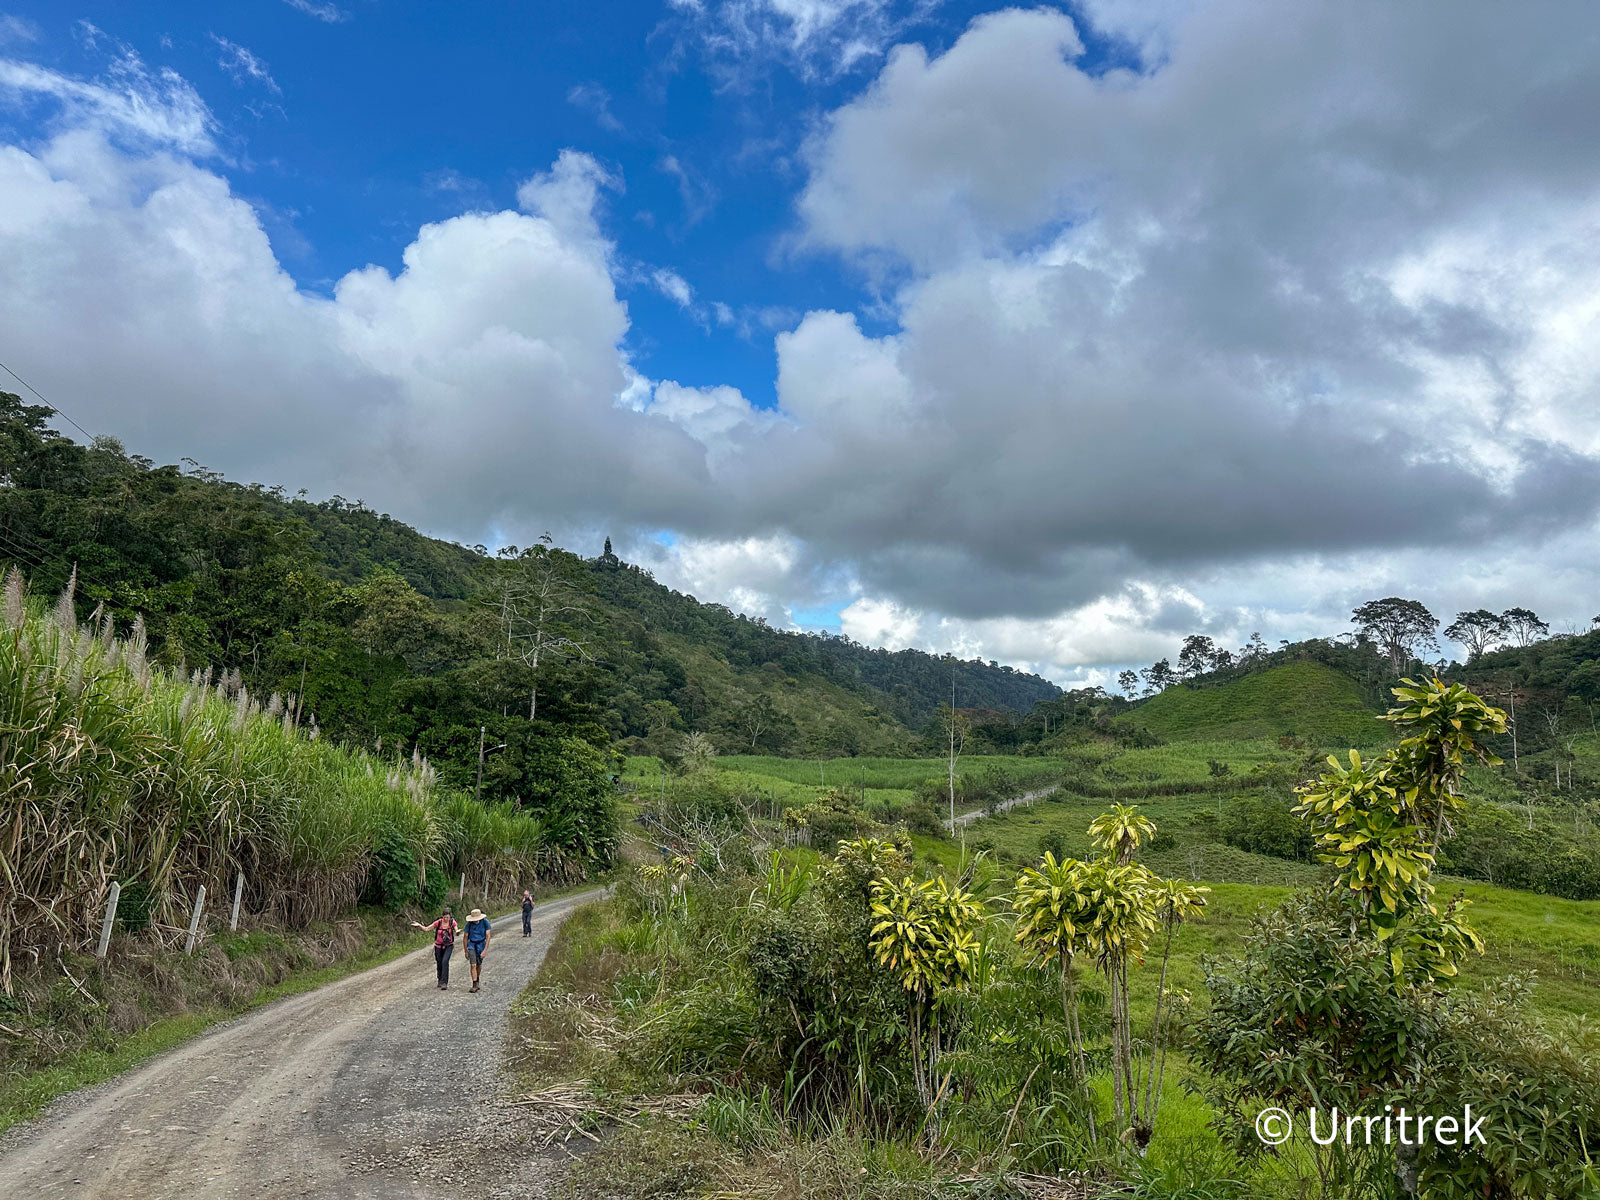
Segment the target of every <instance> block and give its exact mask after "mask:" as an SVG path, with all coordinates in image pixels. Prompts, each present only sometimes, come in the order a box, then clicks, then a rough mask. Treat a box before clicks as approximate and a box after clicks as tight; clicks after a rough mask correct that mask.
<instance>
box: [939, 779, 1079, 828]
mask: <svg viewBox="0 0 1600 1200" xmlns="http://www.w3.org/2000/svg"><path fill="white" fill-rule="evenodd" d="M1055 790H1056V789H1055V788H1054V787H1047V788H1040V789H1039V790H1038V791H1036V792H1027V793H1025V794H1023V795H1021V796H1015V797H1013V798H1012V799H1010V800H1003V801H1001V802H1000V803H999V804H997V805H995V807H994V811H995V814H996V815H998V814H1000V813H1003V812H1005V811H1006V810H1007V809H1008V808H1016V807H1018V806H1019V805H1023V804H1032V803H1033V802H1034V801H1035V800H1043V799H1044V798H1045V797H1046V796H1048V795H1049V794H1050V793H1051V792H1053V791H1055ZM989 815H990V814H989V812H988V811H987V810H986V809H982V808H975V809H973V810H972V811H971V812H964V813H957V814H956V824H957V825H971V824H972V823H973V822H974V821H981V820H982V819H983V818H984V817H987V816H989ZM949 823H950V822H949V821H946V822H945V824H946V825H948V824H949Z"/></svg>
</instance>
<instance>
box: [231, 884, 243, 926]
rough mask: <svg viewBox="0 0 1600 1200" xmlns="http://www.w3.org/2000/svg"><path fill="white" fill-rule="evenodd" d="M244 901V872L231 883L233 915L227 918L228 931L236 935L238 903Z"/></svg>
mask: <svg viewBox="0 0 1600 1200" xmlns="http://www.w3.org/2000/svg"><path fill="white" fill-rule="evenodd" d="M243 899H244V872H243V871H240V872H239V877H238V878H237V879H235V880H234V881H233V915H232V916H231V917H229V918H228V930H229V932H230V933H236V932H238V929H239V902H240V901H241V900H243Z"/></svg>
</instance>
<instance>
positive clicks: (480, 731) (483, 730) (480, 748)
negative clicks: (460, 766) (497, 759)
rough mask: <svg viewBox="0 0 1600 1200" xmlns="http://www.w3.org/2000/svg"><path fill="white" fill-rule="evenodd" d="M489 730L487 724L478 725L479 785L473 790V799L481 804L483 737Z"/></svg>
mask: <svg viewBox="0 0 1600 1200" xmlns="http://www.w3.org/2000/svg"><path fill="white" fill-rule="evenodd" d="M488 732H489V727H488V726H487V725H479V726H478V786H477V789H476V790H475V791H474V792H473V799H475V800H477V802H478V803H479V804H482V803H483V738H484V735H485V734H486V733H488Z"/></svg>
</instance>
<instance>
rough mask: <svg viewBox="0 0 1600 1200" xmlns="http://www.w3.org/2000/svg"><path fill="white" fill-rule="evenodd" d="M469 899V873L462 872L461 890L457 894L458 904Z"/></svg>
mask: <svg viewBox="0 0 1600 1200" xmlns="http://www.w3.org/2000/svg"><path fill="white" fill-rule="evenodd" d="M466 898H467V873H466V872H465V871H463V872H461V890H460V891H458V892H457V893H456V903H457V904H460V903H461V902H462V901H463V900H465V899H466Z"/></svg>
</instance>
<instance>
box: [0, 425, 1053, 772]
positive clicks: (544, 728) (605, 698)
mask: <svg viewBox="0 0 1600 1200" xmlns="http://www.w3.org/2000/svg"><path fill="white" fill-rule="evenodd" d="M49 416H50V413H49V410H48V409H44V408H41V407H38V406H28V405H25V404H23V403H22V402H21V401H20V400H19V399H18V398H17V397H15V396H12V395H9V394H6V393H0V482H3V486H0V559H10V560H12V561H13V562H15V563H17V564H19V565H20V566H21V567H22V569H23V570H24V571H25V572H26V573H27V574H28V575H29V576H30V577H31V578H32V579H33V581H34V585H35V587H36V588H37V589H38V590H40V591H41V592H46V593H50V594H53V593H54V592H56V591H57V590H59V589H60V588H61V587H63V586H65V584H66V582H67V579H68V577H69V576H71V575H72V574H73V572H74V569H76V578H77V593H76V594H77V597H78V605H79V615H80V617H82V616H86V615H87V614H88V612H89V611H90V610H91V609H93V608H94V607H96V606H103V611H104V612H106V613H108V614H110V616H111V617H112V619H113V621H114V623H115V625H116V628H117V629H118V630H119V631H121V632H124V633H125V632H126V631H127V630H128V629H129V628H131V625H132V622H133V621H134V619H135V618H142V620H143V621H144V626H145V632H146V637H147V639H148V641H149V648H150V654H151V657H152V658H153V660H154V661H155V662H157V663H159V664H160V665H162V666H166V667H173V668H175V667H178V666H179V665H186V666H188V667H189V668H191V669H192V668H193V667H195V666H207V665H209V666H211V667H212V668H214V670H216V671H219V672H223V671H225V672H229V673H233V672H238V673H239V675H240V677H241V679H242V680H243V681H244V682H245V683H246V684H248V686H249V687H250V688H251V690H252V691H253V692H256V693H259V694H261V695H267V694H270V693H272V692H278V693H280V694H284V695H287V694H289V693H291V692H292V693H294V694H295V695H296V696H298V697H300V699H301V702H302V705H303V707H304V709H305V711H306V712H307V713H308V714H311V713H314V714H315V715H316V717H317V720H318V722H319V724H320V726H321V727H322V729H324V730H325V731H326V733H327V734H328V735H329V736H331V737H332V738H334V739H336V740H342V741H348V742H351V743H359V744H362V745H365V746H368V747H372V748H374V749H376V748H378V747H379V746H383V747H386V748H388V749H389V750H393V749H394V748H395V747H396V746H399V747H401V748H402V749H404V750H405V751H407V752H409V751H410V750H412V749H420V751H421V752H422V753H423V754H424V755H426V756H428V757H429V758H430V759H431V760H432V761H433V762H434V764H435V766H436V768H437V769H438V771H439V772H440V774H441V776H442V778H443V779H444V780H445V781H446V782H448V783H451V784H454V785H456V786H459V787H473V788H476V787H477V771H478V759H479V750H480V743H482V744H483V745H484V746H485V769H484V773H483V782H482V792H483V795H484V796H485V797H486V798H489V799H494V800H506V801H512V802H531V803H539V802H542V801H543V800H545V799H547V798H548V797H546V796H545V795H543V794H542V792H541V789H542V788H543V786H544V785H543V783H542V781H543V780H544V779H546V778H548V777H549V775H550V764H551V763H552V762H553V761H554V759H555V757H557V756H558V755H559V753H560V742H561V740H562V739H563V738H568V737H577V738H581V739H583V740H585V741H587V742H588V743H590V744H591V745H593V746H595V747H596V748H597V749H601V750H605V749H607V748H609V746H610V745H611V743H612V742H613V741H614V740H617V739H624V740H631V742H632V744H633V745H635V746H639V745H644V744H648V745H650V746H651V747H652V748H654V749H659V748H661V747H663V746H665V745H667V744H669V743H671V742H672V741H674V740H675V739H676V738H677V737H678V736H679V735H681V734H682V733H685V732H688V731H691V730H694V731H699V732H703V733H706V734H707V735H709V736H711V737H712V738H713V739H715V741H716V742H717V744H718V746H719V748H721V749H723V750H729V751H731V750H736V749H739V748H740V747H743V748H744V749H746V750H749V751H753V752H766V753H819V754H827V755H840V754H856V753H863V752H884V751H891V752H899V753H904V752H906V751H908V750H910V749H912V748H914V747H915V746H917V745H918V744H919V743H920V739H919V737H918V734H917V733H916V732H915V731H914V729H913V728H912V727H920V726H921V725H922V724H924V723H925V722H926V721H927V720H928V719H929V717H930V716H931V715H932V713H933V711H934V709H935V707H936V706H937V704H938V703H940V701H941V700H947V699H948V697H949V693H950V688H951V685H952V682H954V685H955V687H956V689H957V692H958V696H959V697H960V702H961V703H962V704H963V705H964V706H966V705H972V706H976V707H982V708H985V709H1006V708H1015V709H1026V708H1028V707H1029V706H1030V705H1032V704H1033V703H1034V702H1035V701H1037V700H1040V699H1046V698H1049V697H1053V696H1055V695H1057V694H1058V689H1056V688H1055V687H1054V686H1052V685H1051V684H1049V683H1047V682H1046V681H1044V680H1042V679H1039V678H1038V677H1036V676H1031V675H1026V674H1023V673H1020V672H1017V671H1014V670H1012V669H1011V668H1009V667H1001V666H997V665H994V664H989V663H983V662H979V661H976V660H974V661H970V662H963V661H958V660H955V659H951V658H941V657H937V656H933V655H928V654H924V653H922V652H920V651H911V650H906V651H899V652H894V653H890V652H887V651H882V650H872V649H868V648H867V647H864V646H860V645H857V644H856V643H853V642H850V641H849V640H847V639H844V638H836V637H819V636H813V635H806V634H798V633H792V632H786V631H781V630H777V629H772V628H769V627H768V626H767V625H766V624H765V623H764V622H762V621H760V620H752V619H750V618H748V617H745V616H742V615H735V614H734V613H732V612H730V611H728V610H727V609H726V608H723V607H721V606H719V605H712V604H701V603H699V602H698V601H696V600H695V599H694V598H693V597H690V596H685V595H682V594H679V593H676V592H673V591H671V590H670V589H668V588H665V587H663V586H661V585H660V584H658V583H656V582H655V581H654V580H653V579H651V577H650V576H649V574H648V573H647V572H645V571H643V570H641V569H640V568H638V567H635V566H631V565H629V564H626V563H623V562H621V561H620V560H619V559H617V558H616V556H614V555H612V554H611V553H610V552H609V547H608V549H607V552H606V553H604V554H601V555H599V556H598V557H596V558H593V559H584V558H580V557H578V556H577V555H574V554H569V553H567V552H565V551H562V550H560V549H557V548H555V547H553V546H550V545H548V544H546V543H542V542H541V543H537V544H535V545H534V546H533V547H531V548H519V547H505V548H502V549H501V550H500V551H499V552H498V553H496V554H494V555H491V554H489V553H488V552H487V551H486V550H485V549H484V548H483V547H473V548H467V547H462V546H455V545H450V544H448V543H444V542H439V541H436V540H434V539H431V538H427V537H424V536H422V535H421V534H418V533H417V532H416V531H415V530H412V529H410V528H409V527H407V526H406V525H404V524H402V523H401V522H399V521H396V520H394V519H392V518H391V517H389V516H387V515H384V514H381V513H376V512H373V511H372V510H370V509H368V508H367V507H366V506H365V505H363V504H361V503H360V502H359V501H355V502H352V501H348V500H345V499H344V498H342V497H337V496H336V497H333V498H332V499H330V500H327V501H324V502H321V503H313V502H311V501H309V500H307V499H306V498H304V496H303V495H302V496H299V497H290V496H287V495H286V494H285V493H284V492H283V491H282V489H279V488H268V487H263V486H261V485H258V484H250V485H242V484H237V483H232V482H229V481H228V480H225V479H223V478H222V477H221V476H219V475H217V474H216V473H214V472H211V471H207V470H205V469H204V468H201V467H200V466H198V465H197V464H192V463H191V464H188V465H187V466H185V467H184V468H182V469H180V468H179V467H176V466H156V465H154V464H152V463H151V462H149V461H148V460H145V459H141V458H139V457H137V456H133V455H130V454H128V453H126V452H125V451H124V450H123V448H122V447H121V446H120V445H119V444H117V443H116V442H115V441H113V440H110V439H99V440H97V441H96V442H95V443H94V444H93V445H92V446H82V445H79V444H77V443H75V442H73V441H71V440H69V439H67V438H63V437H61V436H59V435H57V434H56V433H55V432H54V431H53V430H52V429H51V428H50V427H49V424H48V418H49ZM536 693H537V697H538V701H539V702H538V704H537V706H535V705H533V704H531V703H530V699H531V698H533V697H534V696H535V694H536ZM535 707H536V711H535ZM480 730H481V731H483V732H482V733H481V734H480Z"/></svg>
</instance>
